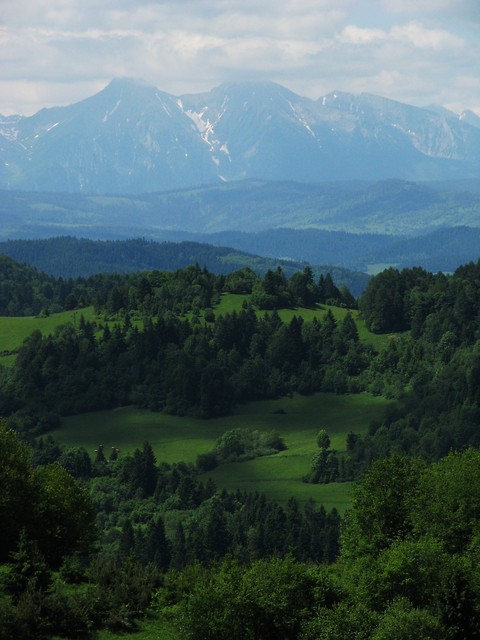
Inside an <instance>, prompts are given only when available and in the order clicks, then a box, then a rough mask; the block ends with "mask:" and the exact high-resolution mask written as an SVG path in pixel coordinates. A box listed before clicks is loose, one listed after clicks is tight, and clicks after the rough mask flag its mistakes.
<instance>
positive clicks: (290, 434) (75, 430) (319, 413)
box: [52, 393, 389, 512]
mask: <svg viewBox="0 0 480 640" xmlns="http://www.w3.org/2000/svg"><path fill="white" fill-rule="evenodd" d="M388 404H389V403H388V401H387V400H385V399H384V398H379V397H373V396H370V395H368V394H359V395H344V396H337V395H334V394H329V393H320V394H316V395H313V396H300V395H295V396H293V397H291V398H281V399H278V400H270V401H262V402H251V403H248V404H245V405H242V406H240V407H238V408H237V410H236V411H235V413H234V414H233V415H231V416H225V417H222V418H215V419H210V420H201V419H195V418H187V417H178V416H168V415H164V414H161V413H152V412H150V411H145V410H138V409H135V408H133V407H124V408H121V409H116V410H114V411H102V412H94V413H88V414H82V415H76V416H70V417H67V418H64V419H63V421H62V426H61V428H60V429H58V430H57V431H54V432H52V435H53V437H54V438H55V439H57V440H58V441H59V442H61V443H62V444H65V445H68V446H83V447H85V449H87V451H88V452H89V453H90V455H92V456H93V455H94V452H95V449H97V447H98V446H99V445H103V446H104V450H105V452H106V454H107V456H108V452H109V450H110V449H111V447H118V448H119V449H120V455H122V454H123V455H125V454H128V453H132V452H133V451H134V450H135V449H136V448H137V447H141V446H142V443H143V442H144V441H145V440H148V442H150V444H151V445H152V447H153V449H154V452H155V455H156V457H157V462H169V463H173V462H179V461H184V462H187V463H188V462H192V463H193V462H195V460H196V458H197V455H198V454H200V453H206V452H207V451H210V450H211V449H212V448H213V446H214V443H215V440H216V439H217V438H218V437H219V436H220V435H222V434H223V433H224V432H225V431H228V430H230V429H234V428H238V427H243V428H250V429H258V430H259V431H271V430H273V429H275V430H276V431H278V432H279V434H280V436H281V437H282V438H283V439H284V441H285V444H286V446H287V449H286V450H285V451H282V452H280V453H278V454H276V455H273V456H266V457H263V458H257V459H255V460H251V461H248V462H241V463H230V464H225V465H221V466H220V467H218V468H217V469H215V470H214V471H212V472H209V473H208V474H207V475H206V476H205V479H206V478H207V477H208V476H211V477H212V478H213V479H214V481H215V482H216V483H217V485H218V486H219V487H222V488H223V487H224V488H226V489H228V490H235V489H237V488H238V489H242V490H249V491H259V492H262V493H265V494H266V496H267V497H268V498H271V499H274V500H277V501H278V502H281V503H285V502H286V501H287V500H288V498H289V497H290V496H292V495H293V496H295V497H296V498H297V499H298V500H299V501H301V502H302V503H303V502H305V501H306V500H308V499H309V498H314V499H315V500H316V501H317V502H322V503H324V504H325V505H326V506H328V507H332V506H335V507H336V508H337V509H338V510H339V511H341V512H343V510H344V509H345V508H346V506H348V503H349V499H350V490H351V487H350V485H349V484H336V483H332V484H330V485H308V484H305V483H303V482H302V481H301V478H302V476H303V475H305V474H306V473H307V472H308V471H309V468H310V461H311V458H312V455H313V454H314V453H315V451H316V450H317V446H316V435H317V433H318V431H319V430H320V429H322V428H325V429H327V431H328V433H329V435H330V438H331V443H332V448H334V449H337V450H339V451H342V450H344V449H345V439H346V435H347V433H348V432H350V431H353V432H355V433H365V431H366V430H367V429H368V425H369V423H370V422H371V421H372V420H378V419H381V418H382V416H383V415H384V412H385V410H386V408H387V406H388Z"/></svg>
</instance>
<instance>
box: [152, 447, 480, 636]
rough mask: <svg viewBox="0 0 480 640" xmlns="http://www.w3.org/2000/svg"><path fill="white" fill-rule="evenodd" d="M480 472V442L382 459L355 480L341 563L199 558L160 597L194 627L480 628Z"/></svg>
mask: <svg viewBox="0 0 480 640" xmlns="http://www.w3.org/2000/svg"><path fill="white" fill-rule="evenodd" d="M479 478H480V454H479V453H478V451H474V450H472V449H469V450H467V451H466V452H464V453H462V454H450V455H449V456H448V457H446V458H444V459H443V460H441V461H440V462H438V463H435V464H433V465H431V466H426V465H425V464H424V463H422V462H421V461H420V460H418V459H415V458H407V457H404V456H394V457H392V458H389V459H386V460H382V461H378V462H376V463H375V464H374V465H373V466H372V467H371V469H370V470H369V472H368V473H367V475H366V476H365V479H364V481H363V483H362V484H361V485H360V486H359V487H358V488H357V490H356V492H355V496H354V500H353V506H352V509H351V510H350V512H349V513H348V516H347V518H346V520H345V523H344V526H343V531H342V537H341V547H340V557H339V559H338V561H337V562H336V563H335V564H333V565H331V566H318V565H312V564H304V563H298V562H295V561H294V560H293V558H291V557H286V558H283V559H280V558H276V559H273V560H259V561H254V562H253V563H250V564H248V565H246V566H244V565H242V564H241V563H238V562H235V561H232V560H227V561H224V562H223V563H221V564H220V565H218V566H214V567H211V568H203V567H201V566H198V565H197V566H195V565H193V566H190V567H188V568H187V569H185V570H184V571H182V572H170V573H169V574H168V575H167V577H166V579H165V582H164V584H163V585H162V587H161V588H160V589H159V590H158V591H157V592H156V596H155V604H156V608H157V610H158V611H160V612H161V614H162V615H163V616H167V617H170V619H172V620H173V621H174V622H175V624H176V626H177V627H178V629H179V631H180V637H181V638H185V639H193V638H204V639H206V640H214V639H215V640H227V639H228V640H245V639H246V638H248V639H250V638H251V639H252V640H253V639H254V638H257V639H267V638H285V639H288V640H345V639H347V638H348V639H350V638H361V639H365V640H410V639H411V638H417V639H418V640H465V639H466V638H468V639H469V640H470V639H472V640H473V639H474V638H478V637H480V606H479V602H480V590H479V584H480V581H479V578H480V573H479V570H480V566H479V563H478V543H479V540H478V524H479V520H478V513H479V509H480V484H479V480H478V479H479ZM207 611H208V615H207Z"/></svg>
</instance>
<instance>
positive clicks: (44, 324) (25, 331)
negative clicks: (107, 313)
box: [0, 307, 98, 366]
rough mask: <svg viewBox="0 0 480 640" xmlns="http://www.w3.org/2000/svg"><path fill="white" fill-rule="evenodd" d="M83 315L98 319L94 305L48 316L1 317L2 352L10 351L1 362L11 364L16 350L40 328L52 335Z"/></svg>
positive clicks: (86, 317) (89, 318)
mask: <svg viewBox="0 0 480 640" xmlns="http://www.w3.org/2000/svg"><path fill="white" fill-rule="evenodd" d="M82 315H83V317H84V318H85V320H89V321H93V320H98V317H97V316H96V314H95V311H94V309H93V307H86V308H85V309H81V310H78V309H77V310H76V311H64V312H62V313H54V314H52V315H50V316H48V317H41V316H27V317H21V318H16V317H13V318H11V317H0V353H4V354H5V353H6V352H8V355H4V356H2V357H0V363H1V364H3V365H5V366H9V365H11V364H12V363H13V361H14V359H15V355H14V352H15V351H16V350H17V349H19V347H21V345H22V343H23V342H24V340H26V338H28V336H30V335H31V334H32V333H33V332H34V331H37V330H38V331H40V332H41V333H42V334H44V335H50V334H52V333H53V332H54V331H55V329H56V328H57V327H59V326H61V325H63V324H67V323H69V322H71V323H73V324H76V323H78V322H79V320H80V317H81V316H82ZM12 352H13V353H12Z"/></svg>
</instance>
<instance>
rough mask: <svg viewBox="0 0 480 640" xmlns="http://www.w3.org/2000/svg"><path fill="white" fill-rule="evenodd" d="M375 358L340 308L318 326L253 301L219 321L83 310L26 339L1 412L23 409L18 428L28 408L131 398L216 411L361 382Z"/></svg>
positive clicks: (351, 387) (150, 404)
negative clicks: (139, 322)
mask: <svg viewBox="0 0 480 640" xmlns="http://www.w3.org/2000/svg"><path fill="white" fill-rule="evenodd" d="M370 359H371V349H370V348H369V347H366V346H365V345H363V344H362V343H361V342H360V340H359V338H358V333H357V328H356V326H355V322H354V321H353V319H352V317H351V316H350V315H349V314H347V315H346V316H345V319H344V320H343V321H341V322H338V323H337V321H336V320H335V318H334V316H333V314H332V313H331V311H330V312H327V314H326V315H325V318H324V320H322V321H317V320H314V321H313V322H312V323H308V324H307V323H305V322H303V320H302V319H301V318H299V317H296V316H294V318H293V319H292V320H291V322H290V323H289V324H284V323H283V322H282V321H281V320H280V317H279V315H278V313H276V312H272V313H270V314H266V315H264V316H263V317H260V318H259V317H258V316H257V314H256V313H255V311H254V310H253V309H252V308H251V307H248V308H245V309H243V310H242V311H240V312H239V313H237V312H233V313H231V314H226V315H225V316H219V317H218V318H217V319H216V320H215V323H213V324H208V323H207V324H199V323H196V322H195V319H194V320H192V321H189V320H188V319H180V318H178V317H176V316H174V315H173V314H165V315H163V316H161V317H159V318H158V319H157V320H151V319H147V320H145V322H144V325H143V327H142V328H137V327H135V326H132V324H131V322H130V321H129V319H128V318H127V321H126V322H124V323H123V324H121V325H120V324H118V325H116V326H115V327H113V328H112V329H111V328H110V327H109V326H108V325H105V326H101V327H98V326H96V325H95V324H93V323H91V322H86V321H85V320H84V319H83V318H82V317H81V318H80V321H79V322H78V326H77V327H75V326H73V325H65V326H62V327H60V328H58V329H57V330H56V331H55V332H54V333H53V334H52V335H49V336H42V335H41V334H40V332H39V331H36V332H35V333H33V334H32V335H31V336H30V337H29V338H28V339H27V340H26V341H25V342H24V344H23V346H22V347H21V348H20V350H19V353H18V355H17V358H16V361H15V363H14V365H13V366H12V367H11V368H10V369H8V370H4V371H3V383H2V387H1V391H0V412H1V413H2V414H3V415H11V414H15V415H14V417H13V422H14V423H15V424H16V425H17V428H20V426H21V424H22V422H23V416H25V415H29V416H36V419H37V420H39V424H40V423H41V421H42V420H43V419H45V416H48V414H57V415H66V414H73V413H81V412H84V411H89V410H95V409H106V408H112V407H116V406H123V405H125V404H135V405H137V406H140V407H147V408H150V409H153V410H161V411H165V412H167V413H172V414H178V415H185V414H190V415H197V416H201V417H205V418H207V417H211V416H218V415H223V414H227V413H229V412H230V411H231V410H232V408H233V406H234V404H235V403H237V402H244V401H247V400H254V399H261V398H271V397H279V396H282V395H285V394H288V393H292V392H294V391H297V392H300V393H304V394H307V393H313V392H314V391H320V390H323V391H334V392H340V393H344V392H347V391H357V390H360V389H362V388H363V387H362V379H361V374H362V372H363V371H364V370H365V369H366V367H367V366H368V362H369V360H370ZM52 419H54V418H53V417H52V415H50V417H48V420H52ZM25 426H26V428H27V429H29V428H30V426H31V425H25Z"/></svg>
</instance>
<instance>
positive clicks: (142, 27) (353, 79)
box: [0, 0, 480, 115]
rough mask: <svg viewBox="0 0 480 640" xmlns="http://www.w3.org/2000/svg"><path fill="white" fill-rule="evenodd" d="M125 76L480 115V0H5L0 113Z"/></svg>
mask: <svg viewBox="0 0 480 640" xmlns="http://www.w3.org/2000/svg"><path fill="white" fill-rule="evenodd" d="M120 76H130V77H136V78H143V79H145V80H147V81H148V82H150V83H151V84H154V85H155V86H157V87H158V88H159V89H161V90H162V91H167V92H169V93H173V94H175V95H180V94H182V93H194V92H198V91H205V90H209V89H211V88H212V87H214V86H216V85H218V84H220V83H221V82H227V81H235V80H263V79H265V80H273V81H275V82H279V83H280V84H283V85H284V86H286V87H288V88H289V89H291V90H292V91H295V92H297V93H299V94H301V95H305V96H309V97H311V98H318V97H320V96H322V95H324V94H326V93H328V92H330V91H334V90H341V91H350V92H362V91H365V92H369V93H375V94H378V95H383V96H386V97H389V98H392V99H395V100H400V101H403V102H408V103H410V104H415V105H419V106H423V105H429V104H433V103H435V104H442V105H444V106H446V107H447V108H449V109H452V110H454V111H456V112H457V113H459V112H461V111H463V110H464V109H472V110H474V111H475V112H476V113H478V114H479V115H480V0H283V1H282V0H0V113H2V114H4V115H8V114H12V113H22V114H24V115H29V114H32V113H34V112H36V111H38V110H39V109H40V108H42V107H50V106H54V105H64V104H69V103H72V102H77V101H79V100H82V99H83V98H86V97H88V96H90V95H92V94H94V93H96V92H97V91H99V90H100V89H102V88H103V87H104V86H105V85H106V84H107V83H108V82H109V81H110V80H111V79H112V78H113V77H120Z"/></svg>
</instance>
